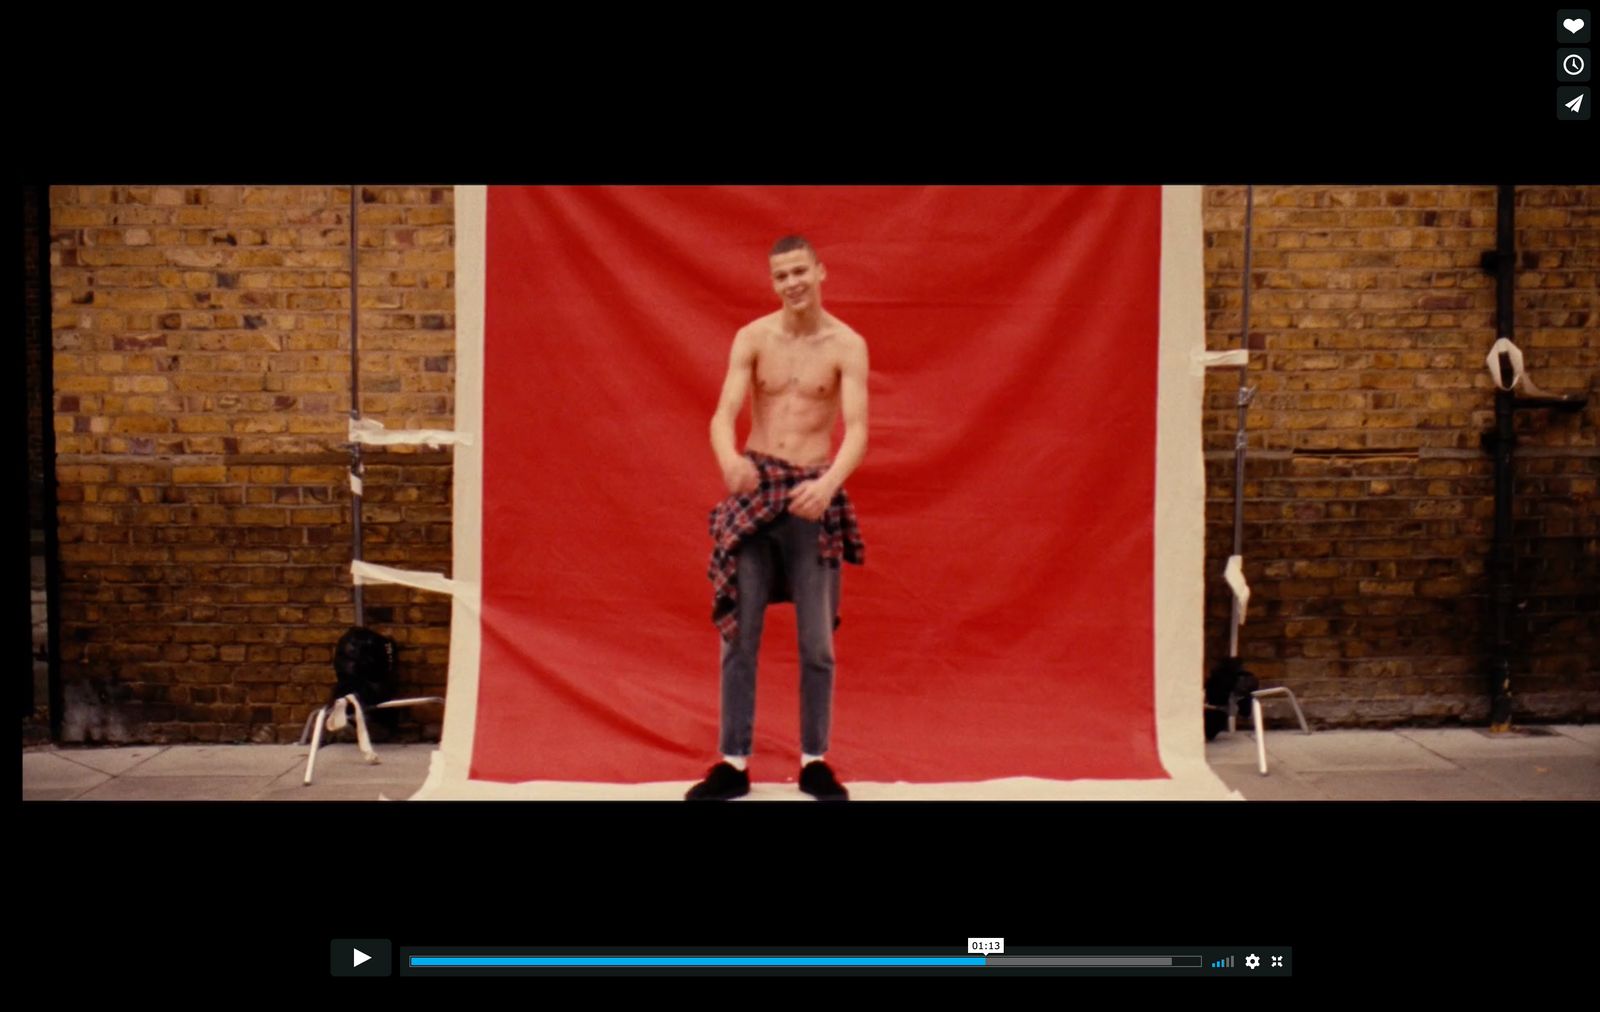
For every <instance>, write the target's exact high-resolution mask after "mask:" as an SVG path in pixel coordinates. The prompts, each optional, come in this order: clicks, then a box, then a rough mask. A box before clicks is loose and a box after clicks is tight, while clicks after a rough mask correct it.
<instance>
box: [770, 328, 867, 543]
mask: <svg viewBox="0 0 1600 1012" xmlns="http://www.w3.org/2000/svg"><path fill="white" fill-rule="evenodd" d="M867 371H868V363H867V342H866V341H865V340H863V339H862V338H861V337H859V336H857V337H856V338H855V339H854V340H853V341H851V342H850V344H849V346H848V347H847V348H846V349H845V354H844V361H843V362H841V363H840V366H839V413H840V414H841V415H843V416H844V439H843V440H842V441H841V442H840V444H839V453H838V456H836V457H834V459H833V466H832V467H830V468H828V470H827V471H825V472H824V473H823V475H822V477H820V478H818V479H817V480H816V481H814V482H802V483H801V484H799V485H796V486H795V487H794V490H793V491H792V492H791V493H790V495H789V512H791V513H796V514H798V515H800V516H801V517H804V518H805V519H807V520H815V519H817V518H818V517H820V516H822V514H823V512H824V511H826V510H827V508H828V504H829V503H830V502H832V501H833V497H834V495H835V494H837V493H838V491H839V489H840V487H842V486H843V485H844V482H845V479H846V478H848V477H850V474H851V472H853V471H854V470H855V469H856V468H857V467H859V466H860V465H861V459H862V458H863V457H865V456H866V455H867Z"/></svg>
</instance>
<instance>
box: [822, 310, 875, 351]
mask: <svg viewBox="0 0 1600 1012" xmlns="http://www.w3.org/2000/svg"><path fill="white" fill-rule="evenodd" d="M830 319H831V320H832V322H833V325H834V334H833V336H834V337H836V338H838V340H839V343H840V344H841V345H843V347H844V350H845V351H847V352H849V351H865V350H866V347H867V339H866V338H864V337H862V336H861V332H860V331H858V330H856V329H855V328H854V327H852V326H850V325H849V324H848V323H846V322H844V321H843V320H841V319H839V318H838V317H837V316H831V315H830Z"/></svg>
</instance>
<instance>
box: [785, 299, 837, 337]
mask: <svg viewBox="0 0 1600 1012" xmlns="http://www.w3.org/2000/svg"><path fill="white" fill-rule="evenodd" d="M826 319H827V314H825V313H824V312H823V311H822V307H821V306H820V305H817V304H812V305H810V306H807V307H806V308H805V309H801V310H794V309H787V308H786V309H784V311H783V317H782V324H783V333H784V335H785V336H788V337H811V336H813V335H815V334H816V333H817V332H818V331H819V330H821V329H822V324H823V321H824V320H826Z"/></svg>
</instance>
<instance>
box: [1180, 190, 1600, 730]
mask: <svg viewBox="0 0 1600 1012" xmlns="http://www.w3.org/2000/svg"><path fill="white" fill-rule="evenodd" d="M1244 204H1245V194H1244V190H1243V189H1242V188H1238V187H1211V188H1208V189H1207V191H1206V210H1205V221H1206V275H1207V277H1206V287H1207V295H1206V300H1207V301H1206V304H1207V340H1208V344H1209V346H1210V347H1212V348H1228V347H1237V346H1238V342H1239V327H1240V317H1241V301H1242V300H1241V296H1242V290H1241V284H1242V274H1243V224H1244ZM1495 205H1496V190H1495V188H1494V187H1477V188H1473V187H1438V188H1436V187H1393V188H1389V187H1337V188H1328V187H1259V188H1257V190H1256V199H1255V223H1254V230H1253V236H1254V238H1253V252H1252V264H1251V269H1252V284H1253V287H1252V294H1251V320H1250V330H1251V334H1250V347H1251V348H1252V349H1255V352H1254V353H1253V354H1252V361H1251V366H1250V370H1249V382H1250V383H1251V384H1252V385H1254V386H1255V387H1256V388H1257V391H1258V392H1257V394H1256V397H1255V400H1254V402H1253V404H1252V406H1251V409H1250V411H1249V421H1248V425H1249V430H1250V457H1249V460H1248V462H1247V464H1246V469H1245V475H1246V482H1245V510H1244V537H1243V540H1244V555H1245V558H1246V566H1245V573H1246V576H1247V577H1248V578H1249V580H1250V584H1251V589H1252V597H1251V603H1250V615H1249V621H1248V624H1247V625H1246V626H1245V627H1244V629H1243V631H1242V633H1241V647H1240V652H1241V654H1242V656H1244V657H1245V658H1246V659H1247V663H1248V666H1249V668H1250V669H1251V670H1253V671H1255V672H1256V673H1257V674H1258V675H1260V676H1261V677H1262V678H1263V680H1264V681H1267V682H1268V683H1271V684H1276V683H1282V684H1287V685H1289V686H1291V687H1292V688H1293V689H1294V690H1295V692H1296V694H1297V695H1298V696H1299V697H1300V699H1301V700H1302V702H1303V704H1304V705H1305V707H1306V709H1307V711H1308V713H1309V714H1311V715H1314V716H1315V717H1317V718H1318V719H1320V720H1322V721H1324V722H1326V723H1331V724H1354V723H1368V724H1371V723H1378V724H1382V723H1398V722H1418V721H1451V720H1465V721H1481V720H1484V719H1486V718H1487V715H1488V693H1487V686H1488V682H1487V668H1486V665H1485V662H1484V658H1485V654H1486V650H1487V647H1488V645H1489V639H1488V636H1489V629H1490V625H1489V621H1490V614H1491V613H1490V611H1489V598H1488V592H1489V573H1488V558H1489V548H1490V538H1491V535H1492V532H1493V516H1494V511H1493V491H1494V484H1493V467H1492V464H1491V461H1490V458H1489V456H1488V454H1487V453H1485V452H1484V451H1483V450H1482V449H1481V448H1480V443H1479V438H1480V434H1481V433H1483V432H1485V431H1487V430H1488V429H1490V428H1492V427H1493V417H1494V399H1493V387H1492V384H1491V382H1490V379H1489V375H1488V371H1487V369H1486V368H1485V366H1484V357H1485V355H1486V354H1487V352H1488V348H1489V346H1490V344H1492V343H1493V342H1494V340H1495V336H1496V335H1495V284H1494V279H1493V277H1492V276H1491V275H1488V274H1485V273H1483V271H1482V270H1481V268H1480V266H1479V265H1480V258H1481V256H1482V254H1483V253H1484V252H1485V251H1486V250H1491V249H1493V248H1494V246H1495V243H1496V233H1495ZM1516 229H1517V248H1518V254H1519V262H1518V268H1519V275H1518V279H1517V301H1516V335H1515V340H1516V342H1517V343H1518V345H1519V346H1520V347H1521V348H1522V349H1523V351H1524V354H1525V357H1526V364H1527V367H1528V370H1529V372H1530V373H1531V374H1532V375H1533V376H1534V377H1535V379H1536V380H1537V381H1538V382H1539V383H1540V385H1541V386H1543V387H1545V388H1546V389H1550V390H1553V391H1555V392H1586V393H1589V394H1590V395H1591V398H1592V399H1591V403H1590V405H1589V407H1588V408H1587V409H1586V410H1585V411H1584V412H1583V413H1582V414H1563V415H1552V414H1550V413H1546V412H1538V413H1528V412H1519V413H1518V414H1519V417H1518V430H1519V436H1518V438H1519V444H1518V448H1517V461H1516V476H1517V477H1516V483H1515V495H1516V502H1517V508H1516V522H1515V539H1516V543H1515V555H1516V558H1517V560H1518V562H1517V569H1516V594H1517V600H1518V602H1519V609H1518V612H1517V619H1516V622H1515V626H1514V629H1513V637H1514V639H1515V641H1516V643H1517V644H1518V652H1517V653H1516V654H1515V655H1514V657H1513V672H1514V676H1515V677H1514V692H1515V693H1516V714H1517V716H1518V717H1519V718H1522V719H1537V718H1541V717H1543V718H1556V717H1560V718H1565V719H1571V718H1573V717H1578V716H1582V715H1587V716H1588V717H1589V718H1590V719H1593V717H1595V716H1596V715H1600V674H1597V659H1600V509H1597V499H1596V479H1597V476H1600V455H1597V453H1600V451H1597V449H1596V445H1597V444H1596V434H1597V432H1600V397H1597V396H1595V394H1596V393H1600V391H1595V390H1594V389H1593V387H1594V381H1595V377H1596V375H1597V374H1600V337H1597V333H1600V284H1597V281H1596V276H1597V270H1600V188H1596V187H1585V188H1559V187H1524V188H1519V189H1518V191H1517V210H1516ZM1237 385H1238V371H1237V370H1226V371H1223V370H1213V371H1212V373H1211V374H1210V375H1209V376H1208V378H1207V384H1206V415H1205V422H1204V426H1205V446H1206V450H1207V464H1206V469H1207V476H1208V493H1207V510H1206V521H1207V544H1206V555H1207V575H1208V582H1207V616H1208V617H1207V628H1208V637H1207V662H1208V664H1209V663H1210V662H1211V661H1213V660H1214V659H1215V658H1216V657H1218V656H1222V655H1224V654H1225V653H1226V651H1227V630H1228V615H1229V602H1228V596H1227V593H1226V589H1225V587H1224V585H1223V584H1222V583H1221V582H1220V573H1221V569H1222V565H1223V563H1224V562H1225V561H1226V558H1227V556H1228V555H1229V554H1230V552H1231V551H1232V539H1233V529H1232V522H1233V477H1234V467H1233V453H1232V446H1233V433H1234V431H1235V429H1236V426H1237V410H1236V393H1235V391H1236V388H1237Z"/></svg>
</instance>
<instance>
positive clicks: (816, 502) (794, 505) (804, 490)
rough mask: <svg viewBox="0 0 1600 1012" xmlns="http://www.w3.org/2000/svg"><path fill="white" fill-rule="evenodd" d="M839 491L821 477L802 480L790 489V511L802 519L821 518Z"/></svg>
mask: <svg viewBox="0 0 1600 1012" xmlns="http://www.w3.org/2000/svg"><path fill="white" fill-rule="evenodd" d="M837 491H838V489H835V488H833V487H832V486H831V485H829V484H828V483H827V482H825V481H823V480H822V479H821V478H817V479H814V480H812V481H802V482H801V483H800V484H798V485H796V486H795V487H794V488H792V489H790V490H789V512H790V513H793V514H794V515H795V516H797V517H799V518H800V519H802V520H821V519H822V514H824V513H826V512H827V511H828V504H829V503H831V502H833V496H834V493H835V492H837Z"/></svg>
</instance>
